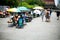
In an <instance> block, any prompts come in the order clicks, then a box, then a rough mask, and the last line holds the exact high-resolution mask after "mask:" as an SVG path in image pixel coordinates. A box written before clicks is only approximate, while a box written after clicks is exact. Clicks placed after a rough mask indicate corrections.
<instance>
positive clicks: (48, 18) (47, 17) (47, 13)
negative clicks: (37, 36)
mask: <svg viewBox="0 0 60 40" xmlns="http://www.w3.org/2000/svg"><path fill="white" fill-rule="evenodd" d="M45 17H46V22H49V21H50V10H48V9H47V10H46V14H45Z"/></svg>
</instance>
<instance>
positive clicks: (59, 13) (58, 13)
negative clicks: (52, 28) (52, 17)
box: [56, 11, 60, 20]
mask: <svg viewBox="0 0 60 40" xmlns="http://www.w3.org/2000/svg"><path fill="white" fill-rule="evenodd" d="M56 13H57V14H56V15H57V20H59V15H60V12H59V11H56Z"/></svg>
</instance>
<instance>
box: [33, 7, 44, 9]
mask: <svg viewBox="0 0 60 40" xmlns="http://www.w3.org/2000/svg"><path fill="white" fill-rule="evenodd" d="M33 9H44V8H43V7H34V8H33Z"/></svg>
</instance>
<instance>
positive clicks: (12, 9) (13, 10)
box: [7, 8, 21, 12]
mask: <svg viewBox="0 0 60 40" xmlns="http://www.w3.org/2000/svg"><path fill="white" fill-rule="evenodd" d="M7 11H8V12H21V11H20V10H18V9H17V8H10V9H8V10H7Z"/></svg>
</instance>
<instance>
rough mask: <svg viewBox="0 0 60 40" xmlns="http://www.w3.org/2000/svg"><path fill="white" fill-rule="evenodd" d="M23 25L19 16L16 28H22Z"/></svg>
mask: <svg viewBox="0 0 60 40" xmlns="http://www.w3.org/2000/svg"><path fill="white" fill-rule="evenodd" d="M23 23H24V20H23V17H22V15H20V18H19V19H18V21H17V24H18V28H22V27H23V25H24V24H23Z"/></svg>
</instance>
